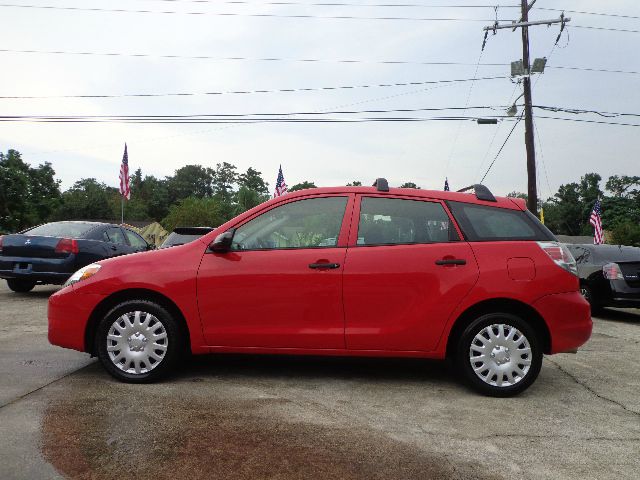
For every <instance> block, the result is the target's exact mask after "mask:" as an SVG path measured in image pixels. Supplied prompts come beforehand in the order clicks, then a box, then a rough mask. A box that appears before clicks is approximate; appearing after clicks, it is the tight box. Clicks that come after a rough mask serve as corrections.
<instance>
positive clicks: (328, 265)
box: [309, 263, 340, 269]
mask: <svg viewBox="0 0 640 480" xmlns="http://www.w3.org/2000/svg"><path fill="white" fill-rule="evenodd" d="M309 268H314V269H318V268H326V269H334V268H340V264H339V263H310V264H309Z"/></svg>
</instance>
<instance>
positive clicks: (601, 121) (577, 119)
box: [537, 115, 640, 127]
mask: <svg viewBox="0 0 640 480" xmlns="http://www.w3.org/2000/svg"><path fill="white" fill-rule="evenodd" d="M537 118H544V119H547V120H562V121H565V122H580V123H597V124H600V125H620V126H624V127H640V124H637V123H626V122H608V121H606V120H586V119H583V118H566V117H545V116H541V115H538V116H537Z"/></svg>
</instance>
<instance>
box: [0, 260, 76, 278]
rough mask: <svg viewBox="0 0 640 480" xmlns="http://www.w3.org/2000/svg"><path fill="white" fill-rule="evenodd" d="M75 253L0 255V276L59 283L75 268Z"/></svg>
mask: <svg viewBox="0 0 640 480" xmlns="http://www.w3.org/2000/svg"><path fill="white" fill-rule="evenodd" d="M75 267H76V264H75V255H69V256H68V257H66V258H27V257H5V256H2V257H0V278H4V279H9V278H17V279H21V280H31V281H35V282H41V283H53V284H58V285H61V284H63V283H64V282H65V281H66V280H67V278H69V277H70V276H71V275H72V274H73V272H75V271H76V270H77V269H76V268H75Z"/></svg>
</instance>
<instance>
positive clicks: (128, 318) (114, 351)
mask: <svg viewBox="0 0 640 480" xmlns="http://www.w3.org/2000/svg"><path fill="white" fill-rule="evenodd" d="M95 342H96V344H95V351H96V352H97V353H98V358H99V359H100V362H101V363H102V365H103V366H104V367H105V368H106V369H107V371H108V372H109V373H110V374H111V375H113V376H114V377H115V378H117V379H118V380H121V381H124V382H129V383H148V382H152V381H155V380H158V379H160V378H162V377H164V376H166V375H167V374H168V373H169V372H170V371H171V369H172V368H173V367H174V365H175V363H176V360H177V358H178V357H179V355H180V353H181V352H180V350H181V345H182V342H181V335H180V328H179V326H178V324H177V322H176V321H175V319H174V318H173V317H172V316H171V314H170V313H169V312H168V311H167V310H166V309H164V308H163V307H162V306H160V305H158V304H156V303H154V302H149V301H146V300H131V301H127V302H124V303H121V304H120V305H117V306H116V307H115V308H113V309H112V310H111V311H110V312H109V313H107V315H106V316H105V317H104V318H103V319H102V321H101V322H100V324H99V326H98V330H97V334H96V338H95Z"/></svg>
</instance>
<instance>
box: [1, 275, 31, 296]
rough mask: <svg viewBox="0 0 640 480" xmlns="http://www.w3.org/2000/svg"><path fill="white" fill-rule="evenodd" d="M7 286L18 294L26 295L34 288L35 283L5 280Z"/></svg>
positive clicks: (14, 279) (11, 279)
mask: <svg viewBox="0 0 640 480" xmlns="http://www.w3.org/2000/svg"><path fill="white" fill-rule="evenodd" d="M7 285H9V288H10V289H11V290H13V291H14V292H18V293H27V292H30V291H31V290H33V287H35V286H36V282H34V281H32V280H20V279H17V278H9V279H7Z"/></svg>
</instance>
